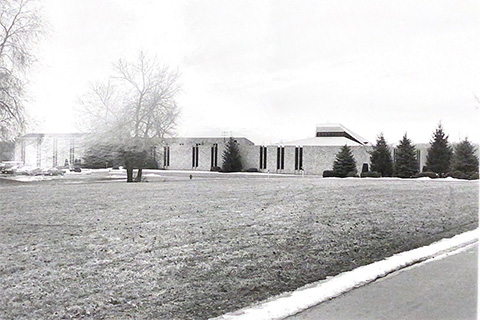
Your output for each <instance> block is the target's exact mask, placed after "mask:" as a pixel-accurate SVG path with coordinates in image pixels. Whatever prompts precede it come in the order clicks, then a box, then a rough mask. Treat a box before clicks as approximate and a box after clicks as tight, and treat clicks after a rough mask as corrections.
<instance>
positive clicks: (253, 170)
mask: <svg viewBox="0 0 480 320" xmlns="http://www.w3.org/2000/svg"><path fill="white" fill-rule="evenodd" d="M243 172H258V169H257V168H248V169H245V170H243Z"/></svg>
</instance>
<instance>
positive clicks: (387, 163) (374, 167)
mask: <svg viewBox="0 0 480 320" xmlns="http://www.w3.org/2000/svg"><path fill="white" fill-rule="evenodd" d="M370 170H371V171H376V172H379V173H380V174H381V175H382V177H391V176H392V174H393V161H392V153H391V151H390V148H389V147H388V145H387V142H386V141H385V138H384V137H383V133H381V134H380V135H379V136H378V138H377V144H376V145H375V146H374V147H373V151H372V152H371V153H370Z"/></svg>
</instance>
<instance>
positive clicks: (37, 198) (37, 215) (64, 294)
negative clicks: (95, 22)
mask: <svg viewBox="0 0 480 320" xmlns="http://www.w3.org/2000/svg"><path fill="white" fill-rule="evenodd" d="M71 182H75V183H71ZM78 182H80V183H78ZM81 182H82V180H81V179H74V180H69V179H60V180H54V181H44V182H38V183H29V184H26V183H10V184H0V188H1V189H0V190H1V198H0V206H1V213H0V217H1V220H0V237H1V239H2V240H1V242H0V318H5V319H10V318H28V319H33V318H38V319H40V318H41V319H44V318H52V319H60V318H94V319H129V318H135V319H142V318H143V319H152V318H156V319H207V318H209V317H213V316H217V315H220V314H223V313H225V312H228V311H233V310H235V309H237V308H240V307H243V306H246V305H249V304H251V303H253V302H255V301H259V300H262V299H265V298H268V297H270V296H272V295H275V294H278V293H281V292H285V291H289V290H293V289H295V288H297V287H300V286H302V285H304V284H307V283H310V282H313V281H316V280H319V279H324V278H325V277H327V276H331V275H335V274H337V273H339V272H342V271H346V270H350V269H353V268H355V267H357V266H359V265H363V264H367V263H370V262H373V261H376V260H379V259H382V258H384V257H385V256H390V255H392V254H394V253H397V252H401V251H404V250H409V249H412V248H415V247H419V246H423V245H426V244H429V243H431V242H433V241H436V240H439V239H441V238H444V237H450V236H453V235H454V234H457V233H460V232H462V231H467V230H471V229H474V228H476V227H477V225H478V182H442V181H406V180H405V181H386V180H363V179H362V180H360V179H356V180H330V179H318V178H305V179H292V178H275V179H263V178H256V179H248V178H247V179H239V178H229V179H207V178H204V179H193V180H187V179H179V180H173V179H167V181H162V180H158V181H157V182H150V183H142V184H126V183H121V182H103V183H93V182H95V181H94V180H92V179H90V180H89V183H81Z"/></svg>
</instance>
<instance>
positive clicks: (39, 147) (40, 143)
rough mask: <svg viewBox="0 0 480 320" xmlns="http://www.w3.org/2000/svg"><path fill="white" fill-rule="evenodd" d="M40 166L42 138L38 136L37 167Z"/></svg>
mask: <svg viewBox="0 0 480 320" xmlns="http://www.w3.org/2000/svg"><path fill="white" fill-rule="evenodd" d="M41 166H42V140H41V139H40V138H38V140H37V167H41Z"/></svg>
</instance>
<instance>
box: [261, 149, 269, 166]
mask: <svg viewBox="0 0 480 320" xmlns="http://www.w3.org/2000/svg"><path fill="white" fill-rule="evenodd" d="M260 169H267V147H264V146H261V147H260Z"/></svg>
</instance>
